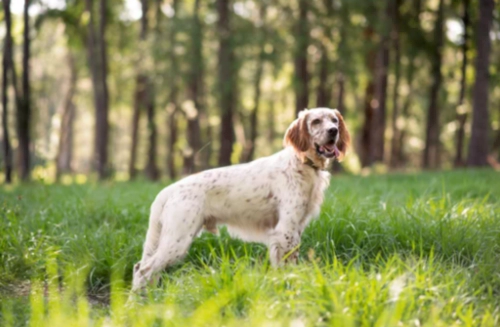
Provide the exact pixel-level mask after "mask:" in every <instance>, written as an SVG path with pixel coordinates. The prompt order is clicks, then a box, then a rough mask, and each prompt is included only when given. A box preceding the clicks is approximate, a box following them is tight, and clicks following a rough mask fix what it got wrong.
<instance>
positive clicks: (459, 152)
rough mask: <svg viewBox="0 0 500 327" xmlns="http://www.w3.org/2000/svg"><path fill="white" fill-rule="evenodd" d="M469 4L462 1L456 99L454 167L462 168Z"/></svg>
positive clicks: (466, 0) (466, 1)
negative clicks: (459, 78)
mask: <svg viewBox="0 0 500 327" xmlns="http://www.w3.org/2000/svg"><path fill="white" fill-rule="evenodd" d="M469 3H470V0H463V10H464V14H463V17H462V22H463V24H464V35H463V39H462V68H461V70H460V71H461V74H462V76H461V80H460V95H459V97H458V104H457V123H458V128H457V134H456V151H455V162H454V165H455V167H462V166H463V165H464V159H463V148H464V140H465V123H466V122H467V112H466V111H465V108H464V107H465V104H464V98H465V89H466V88H467V86H466V79H467V76H466V71H467V62H468V60H467V51H468V48H469V47H468V42H469V31H468V30H469V25H470V17H469V10H470V8H469Z"/></svg>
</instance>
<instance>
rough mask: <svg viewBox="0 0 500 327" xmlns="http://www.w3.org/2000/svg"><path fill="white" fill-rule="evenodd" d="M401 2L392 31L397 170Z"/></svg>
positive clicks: (395, 158)
mask: <svg viewBox="0 0 500 327" xmlns="http://www.w3.org/2000/svg"><path fill="white" fill-rule="evenodd" d="M401 2H402V1H401V0H396V4H395V6H394V12H393V25H392V27H393V29H392V45H393V50H394V61H393V62H394V78H395V81H394V88H393V91H392V120H391V122H392V124H391V129H392V139H391V159H390V166H391V167H392V168H396V167H398V165H399V162H398V153H399V149H398V145H399V144H398V139H399V135H400V131H399V128H398V118H399V101H398V100H399V84H400V80H401V47H400V44H399V20H400V12H399V10H400V6H401Z"/></svg>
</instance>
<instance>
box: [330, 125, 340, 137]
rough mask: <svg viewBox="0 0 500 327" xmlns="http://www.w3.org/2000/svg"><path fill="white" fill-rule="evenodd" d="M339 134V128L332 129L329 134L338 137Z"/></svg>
mask: <svg viewBox="0 0 500 327" xmlns="http://www.w3.org/2000/svg"><path fill="white" fill-rule="evenodd" d="M338 132H339V130H338V128H337V127H332V128H330V129H329V130H328V134H330V135H331V136H334V137H335V136H337V133H338Z"/></svg>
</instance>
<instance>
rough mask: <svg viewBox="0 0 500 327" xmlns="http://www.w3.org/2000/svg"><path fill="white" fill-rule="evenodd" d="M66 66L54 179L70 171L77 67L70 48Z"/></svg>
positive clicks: (57, 179) (58, 178)
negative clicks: (67, 73) (66, 79)
mask: <svg viewBox="0 0 500 327" xmlns="http://www.w3.org/2000/svg"><path fill="white" fill-rule="evenodd" d="M68 68H69V71H70V76H69V86H68V90H67V92H66V96H65V97H64V101H63V105H62V117H61V129H60V132H59V145H58V149H57V156H56V181H59V180H60V177H61V175H62V174H63V173H68V172H72V167H71V160H72V158H73V130H74V121H75V104H74V102H73V98H74V95H75V92H76V82H77V78H78V76H77V68H76V63H75V58H74V55H73V53H71V50H68Z"/></svg>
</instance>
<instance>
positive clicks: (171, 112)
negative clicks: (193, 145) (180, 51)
mask: <svg viewBox="0 0 500 327" xmlns="http://www.w3.org/2000/svg"><path fill="white" fill-rule="evenodd" d="M178 4H179V0H174V1H173V4H172V5H173V9H174V16H173V17H172V18H171V24H170V35H169V39H170V42H169V43H170V44H169V45H170V48H169V54H168V56H169V61H170V75H169V80H170V94H169V105H168V106H167V130H168V131H169V138H168V154H167V168H168V174H169V177H170V179H172V180H175V179H176V178H177V168H176V166H175V152H176V148H175V146H176V144H177V137H178V133H177V132H178V131H177V114H178V111H179V105H178V103H177V102H178V99H177V97H178V84H177V83H178V82H177V75H178V74H177V68H178V67H177V56H176V54H175V46H176V44H177V42H176V37H177V19H178Z"/></svg>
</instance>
